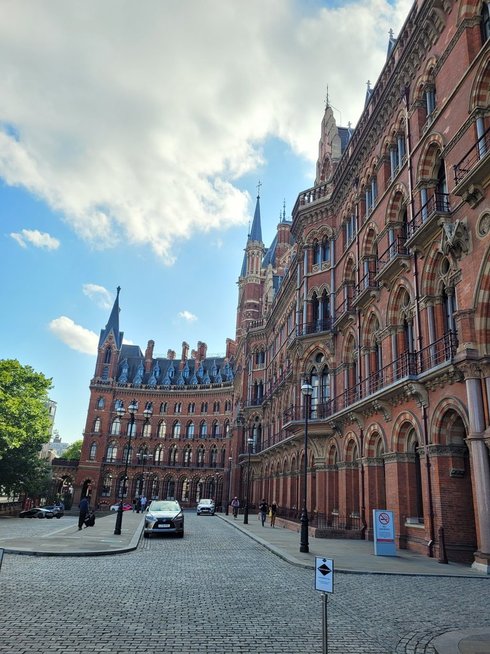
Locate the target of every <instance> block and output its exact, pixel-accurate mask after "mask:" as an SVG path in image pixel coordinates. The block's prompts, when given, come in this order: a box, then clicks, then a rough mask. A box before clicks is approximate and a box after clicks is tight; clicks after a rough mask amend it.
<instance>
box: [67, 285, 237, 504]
mask: <svg viewBox="0 0 490 654" xmlns="http://www.w3.org/2000/svg"><path fill="white" fill-rule="evenodd" d="M153 350H154V342H153V341H149V342H148V345H147V347H146V350H145V353H144V354H143V352H142V351H141V350H140V348H139V347H138V346H136V345H126V344H124V343H123V332H121V331H119V289H118V294H117V298H116V301H115V303H114V307H113V309H112V312H111V315H110V318H109V321H108V323H107V325H106V327H105V329H103V330H102V331H101V334H100V339H99V348H98V356H97V363H96V368H95V375H94V378H93V379H92V381H91V383H90V404H89V408H88V415H87V423H86V427H85V432H84V439H83V447H82V454H81V459H80V465H79V468H78V473H77V481H76V489H77V496H76V497H75V501H77V500H78V499H79V497H80V496H83V495H89V496H90V498H91V501H92V502H93V503H94V504H95V505H98V506H104V505H111V504H114V503H115V502H117V501H118V500H119V499H120V498H121V497H124V498H125V499H127V500H128V501H130V502H132V501H133V500H134V499H135V498H138V497H141V496H143V495H146V497H148V498H153V497H172V498H177V499H178V500H179V501H180V502H181V503H182V505H183V506H194V505H195V504H196V503H197V502H198V501H199V498H201V497H212V498H214V499H215V500H216V503H217V504H218V505H220V504H221V503H222V501H224V500H226V498H227V496H226V493H227V492H228V490H229V488H228V487H225V483H228V478H226V479H225V472H227V471H228V470H229V462H228V452H229V451H230V424H231V422H230V421H231V416H232V390H233V377H234V372H233V342H232V341H228V342H227V352H226V356H225V357H213V358H210V359H208V358H207V347H206V344H205V343H201V342H199V343H198V344H197V348H196V350H192V351H191V352H189V345H188V344H187V343H183V344H182V352H181V355H180V358H178V357H177V356H176V353H175V352H174V351H172V350H169V351H168V352H167V356H166V357H165V358H163V357H154V355H153ZM128 450H129V452H128ZM126 466H127V471H126ZM126 472H127V477H126ZM228 485H229V484H228Z"/></svg>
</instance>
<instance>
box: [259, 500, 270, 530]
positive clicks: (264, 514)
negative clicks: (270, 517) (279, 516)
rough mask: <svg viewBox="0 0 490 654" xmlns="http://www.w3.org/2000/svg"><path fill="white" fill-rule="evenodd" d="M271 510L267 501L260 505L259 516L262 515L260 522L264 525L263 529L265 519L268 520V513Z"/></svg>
mask: <svg viewBox="0 0 490 654" xmlns="http://www.w3.org/2000/svg"><path fill="white" fill-rule="evenodd" d="M268 510H269V507H268V506H267V502H266V501H265V500H262V502H261V503H260V505H259V515H260V521H261V523H262V527H263V526H264V524H265V519H266V518H267V511H268Z"/></svg>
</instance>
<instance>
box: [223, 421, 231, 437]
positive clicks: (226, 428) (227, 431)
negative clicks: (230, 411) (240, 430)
mask: <svg viewBox="0 0 490 654" xmlns="http://www.w3.org/2000/svg"><path fill="white" fill-rule="evenodd" d="M224 432H225V438H228V437H229V436H230V421H229V420H225V429H224Z"/></svg>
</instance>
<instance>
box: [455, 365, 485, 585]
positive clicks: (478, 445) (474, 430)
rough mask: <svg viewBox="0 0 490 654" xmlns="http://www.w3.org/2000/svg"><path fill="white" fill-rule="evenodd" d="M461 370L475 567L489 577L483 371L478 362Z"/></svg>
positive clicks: (463, 366)
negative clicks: (475, 536)
mask: <svg viewBox="0 0 490 654" xmlns="http://www.w3.org/2000/svg"><path fill="white" fill-rule="evenodd" d="M461 369H462V371H463V373H464V377H465V383H466V394H467V401H468V414H469V420H470V431H469V434H468V437H467V444H468V447H469V451H470V459H471V470H472V475H473V493H474V503H475V519H476V528H477V534H478V551H477V552H475V560H474V562H473V566H472V567H473V568H476V569H477V570H480V571H482V572H486V573H487V574H490V465H489V457H488V449H487V447H486V445H485V441H484V437H485V416H484V411H483V397H482V385H481V369H480V367H479V366H478V365H477V364H476V363H471V362H465V363H464V364H463V365H462V366H461Z"/></svg>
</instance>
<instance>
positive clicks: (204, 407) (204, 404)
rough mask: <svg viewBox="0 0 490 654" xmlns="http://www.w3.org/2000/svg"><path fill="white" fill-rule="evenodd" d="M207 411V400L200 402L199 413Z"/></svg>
mask: <svg viewBox="0 0 490 654" xmlns="http://www.w3.org/2000/svg"><path fill="white" fill-rule="evenodd" d="M207 412H208V403H207V402H203V403H202V404H201V413H207Z"/></svg>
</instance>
